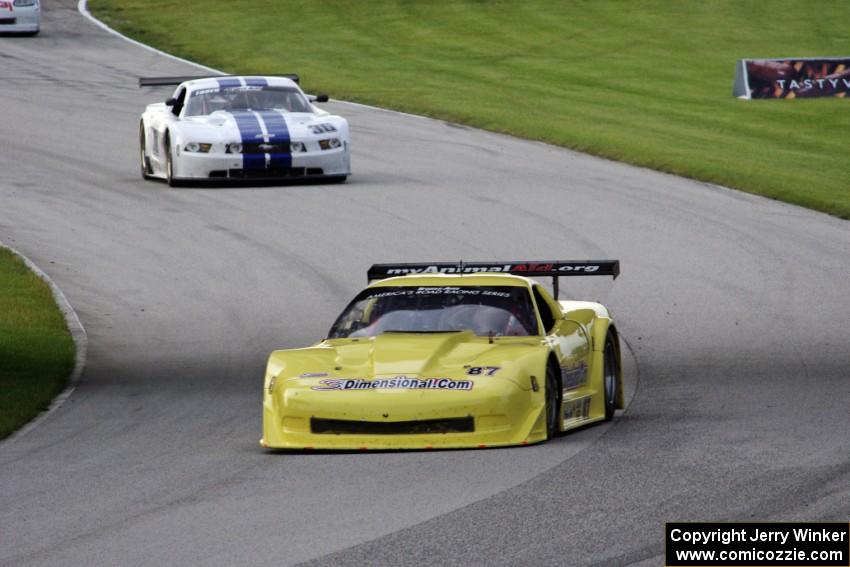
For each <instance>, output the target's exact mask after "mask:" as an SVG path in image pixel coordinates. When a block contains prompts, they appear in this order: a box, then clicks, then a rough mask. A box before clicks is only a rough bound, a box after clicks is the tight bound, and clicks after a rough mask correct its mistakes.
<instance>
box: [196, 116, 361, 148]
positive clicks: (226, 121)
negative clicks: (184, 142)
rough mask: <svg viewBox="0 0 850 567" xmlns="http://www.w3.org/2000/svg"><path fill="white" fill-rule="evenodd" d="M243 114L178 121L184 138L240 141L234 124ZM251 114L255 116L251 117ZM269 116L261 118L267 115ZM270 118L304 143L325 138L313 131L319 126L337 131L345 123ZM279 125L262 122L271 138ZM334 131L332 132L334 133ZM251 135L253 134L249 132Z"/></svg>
mask: <svg viewBox="0 0 850 567" xmlns="http://www.w3.org/2000/svg"><path fill="white" fill-rule="evenodd" d="M239 114H245V113H236V114H234V113H232V112H228V111H223V110H220V111H216V112H213V113H212V114H208V115H205V116H190V117H186V118H183V119H182V120H181V121H180V125H181V130H182V131H183V132H184V133H186V134H192V135H195V136H197V135H201V136H206V137H208V138H211V139H213V140H224V141H241V140H242V138H243V132H242V131H241V130H240V123H239V121H237V115H239ZM252 114H254V113H252ZM268 114H269V113H268V112H264V113H262V114H260V116H261V119H262V115H268ZM271 116H273V117H275V118H276V119H277V118H281V119H283V123H285V125H286V133H287V134H288V135H289V137H290V139H293V140H307V139H313V138H318V137H328V136H329V134H328V133H326V132H324V131H316V127H319V126H322V125H328V124H330V125H332V126H333V128H335V129H336V130H340V129H341V124H340V122H343V121H344V119H343V118H340V117H339V116H332V115H317V114H313V113H310V112H290V113H287V112H274V113H273V114H271ZM279 124H280V123H279V122H277V121H275V122H274V123H272V122H271V121H269V122H268V123H266V122H265V121H264V124H263V125H264V126H265V128H266V130H267V132H269V133H271V134H273V135H278V136H279V135H281V132H280V131H278V130H279V129H280V127H279ZM333 131H334V130H331V132H333ZM252 133H253V132H252Z"/></svg>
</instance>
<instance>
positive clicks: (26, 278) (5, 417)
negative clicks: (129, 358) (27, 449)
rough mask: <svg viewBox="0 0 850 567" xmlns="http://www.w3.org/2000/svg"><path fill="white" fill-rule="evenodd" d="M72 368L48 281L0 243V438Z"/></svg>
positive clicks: (45, 401) (37, 407) (43, 402)
mask: <svg viewBox="0 0 850 567" xmlns="http://www.w3.org/2000/svg"><path fill="white" fill-rule="evenodd" d="M73 368H74V341H73V340H72V339H71V334H70V333H69V332H68V327H67V326H66V324H65V319H64V318H63V317H62V313H61V312H60V311H59V309H58V308H57V307H56V303H55V302H54V301H53V294H52V293H51V291H50V286H48V285H47V283H46V282H45V281H44V280H42V279H41V278H39V277H38V276H37V275H35V274H34V273H32V272H31V271H29V269H27V267H26V266H25V265H24V263H23V261H22V260H21V259H20V258H19V257H18V256H16V255H14V254H13V253H12V252H10V251H9V250H7V249H6V248H2V247H0V439H3V438H5V437H8V436H9V435H10V434H11V433H12V432H13V431H15V430H16V429H17V428H19V427H20V426H22V425H23V424H25V423H26V422H27V421H29V420H30V419H32V418H33V417H35V416H36V414H38V412H40V411H42V410H44V409H46V408H47V406H48V405H49V404H50V401H51V400H52V399H53V398H54V396H56V394H58V393H59V392H61V391H62V389H63V388H64V387H65V384H66V383H67V380H68V377H69V376H70V374H71V371H72V370H73Z"/></svg>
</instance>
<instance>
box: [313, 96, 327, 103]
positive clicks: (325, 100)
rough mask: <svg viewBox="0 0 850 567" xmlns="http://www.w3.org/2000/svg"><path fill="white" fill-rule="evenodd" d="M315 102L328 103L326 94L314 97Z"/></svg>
mask: <svg viewBox="0 0 850 567" xmlns="http://www.w3.org/2000/svg"><path fill="white" fill-rule="evenodd" d="M316 102H328V95H326V94H320V95H316Z"/></svg>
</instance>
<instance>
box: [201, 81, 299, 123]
mask: <svg viewBox="0 0 850 567" xmlns="http://www.w3.org/2000/svg"><path fill="white" fill-rule="evenodd" d="M216 110H228V111H232V110H280V111H283V112H313V109H312V108H311V107H310V103H309V102H307V99H306V98H304V95H303V94H301V93H300V92H299V91H298V89H294V88H292V87H226V88H216V87H214V88H209V89H198V90H195V91H192V92H191V93H189V101H188V102H187V103H186V112H185V113H184V116H205V115H207V114H212V113H213V112H215V111H216Z"/></svg>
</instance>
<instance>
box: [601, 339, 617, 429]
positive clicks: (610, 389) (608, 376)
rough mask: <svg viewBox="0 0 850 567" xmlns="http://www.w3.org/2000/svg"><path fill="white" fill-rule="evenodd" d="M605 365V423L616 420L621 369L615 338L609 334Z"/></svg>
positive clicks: (606, 343) (603, 381) (603, 374)
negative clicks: (618, 382)
mask: <svg viewBox="0 0 850 567" xmlns="http://www.w3.org/2000/svg"><path fill="white" fill-rule="evenodd" d="M602 356H603V360H604V361H605V364H604V365H603V368H602V389H603V390H604V392H605V421H611V420H612V419H613V418H614V411H615V410H616V409H617V376H618V374H619V368H618V363H617V350H616V348H615V347H614V338H613V337H612V336H611V335H610V334H609V335H608V337H607V338H606V339H605V351H604V353H603V355H602Z"/></svg>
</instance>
